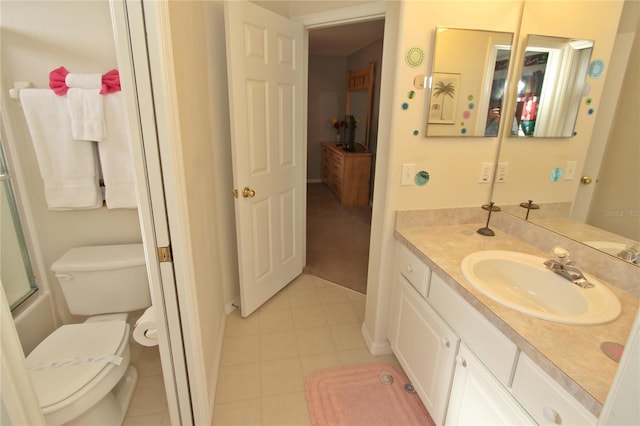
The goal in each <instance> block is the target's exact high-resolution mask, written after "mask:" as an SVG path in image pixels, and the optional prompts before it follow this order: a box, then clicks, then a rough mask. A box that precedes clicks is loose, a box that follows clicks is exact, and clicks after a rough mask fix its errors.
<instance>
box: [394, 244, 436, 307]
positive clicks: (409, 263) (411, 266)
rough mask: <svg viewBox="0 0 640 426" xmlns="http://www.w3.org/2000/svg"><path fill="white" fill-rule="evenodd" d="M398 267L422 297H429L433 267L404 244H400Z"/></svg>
mask: <svg viewBox="0 0 640 426" xmlns="http://www.w3.org/2000/svg"><path fill="white" fill-rule="evenodd" d="M396 268H397V269H398V272H400V273H401V274H402V275H404V277H405V278H406V279H407V281H409V282H410V283H411V285H412V286H413V287H414V288H415V289H416V290H418V293H420V294H421V295H422V297H425V298H426V297H427V291H428V288H429V280H430V279H431V269H430V268H429V267H427V265H425V264H424V262H422V261H421V260H420V259H418V256H416V255H415V254H413V253H412V252H411V251H410V250H409V249H408V248H407V247H406V246H404V245H402V244H398V249H397V254H396Z"/></svg>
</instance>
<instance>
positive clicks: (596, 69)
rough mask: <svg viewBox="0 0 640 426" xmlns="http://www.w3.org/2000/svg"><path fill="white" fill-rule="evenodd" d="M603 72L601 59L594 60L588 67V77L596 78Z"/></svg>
mask: <svg viewBox="0 0 640 426" xmlns="http://www.w3.org/2000/svg"><path fill="white" fill-rule="evenodd" d="M603 72H604V62H603V61H602V60H601V59H596V60H594V61H593V62H591V64H590V65H589V76H590V77H591V78H598V77H600V76H601V75H602V73H603Z"/></svg>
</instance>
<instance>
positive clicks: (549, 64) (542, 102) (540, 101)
mask: <svg viewBox="0 0 640 426" xmlns="http://www.w3.org/2000/svg"><path fill="white" fill-rule="evenodd" d="M592 51H593V41H591V40H580V39H569V38H563V37H550V36H541V35H534V34H530V35H529V36H528V37H527V45H526V48H525V53H524V61H523V63H522V64H521V72H520V77H519V78H518V79H517V80H516V82H517V84H518V91H517V92H518V93H517V99H516V101H515V105H516V109H515V112H514V116H515V119H516V121H517V123H518V126H517V132H511V133H510V135H511V136H522V137H525V136H526V137H552V138H568V137H571V136H573V130H574V127H575V124H576V118H577V117H578V109H579V108H580V104H581V100H582V97H583V94H584V93H585V92H586V89H587V87H586V85H585V80H586V77H587V72H588V71H589V63H590V61H591V53H592ZM593 71H594V72H596V71H597V70H595V69H594V70H593Z"/></svg>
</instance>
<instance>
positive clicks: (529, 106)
mask: <svg viewBox="0 0 640 426" xmlns="http://www.w3.org/2000/svg"><path fill="white" fill-rule="evenodd" d="M523 100H524V105H523V107H522V116H521V118H522V120H525V121H533V120H535V119H536V115H537V113H538V97H537V96H525V98H524V99H523Z"/></svg>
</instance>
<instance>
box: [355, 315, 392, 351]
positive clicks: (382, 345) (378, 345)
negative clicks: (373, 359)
mask: <svg viewBox="0 0 640 426" xmlns="http://www.w3.org/2000/svg"><path fill="white" fill-rule="evenodd" d="M360 332H361V333H362V337H363V338H364V342H365V344H366V345H367V348H368V349H369V353H370V354H371V355H373V356H380V355H389V354H391V353H393V351H392V350H391V343H390V342H389V340H385V341H384V342H374V341H373V339H371V335H370V334H369V331H368V330H367V327H366V325H365V324H364V323H362V328H361V329H360Z"/></svg>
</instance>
